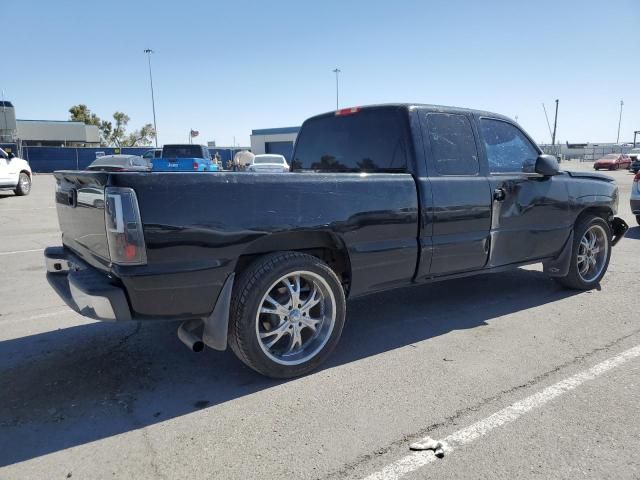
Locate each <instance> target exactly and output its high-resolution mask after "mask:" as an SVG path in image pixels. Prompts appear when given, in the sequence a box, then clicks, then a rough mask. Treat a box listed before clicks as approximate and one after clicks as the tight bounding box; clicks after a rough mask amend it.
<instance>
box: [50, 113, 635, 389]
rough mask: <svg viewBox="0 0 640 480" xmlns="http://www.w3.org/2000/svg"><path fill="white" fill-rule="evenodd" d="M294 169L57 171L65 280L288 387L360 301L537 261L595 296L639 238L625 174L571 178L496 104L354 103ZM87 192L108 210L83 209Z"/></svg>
mask: <svg viewBox="0 0 640 480" xmlns="http://www.w3.org/2000/svg"><path fill="white" fill-rule="evenodd" d="M292 159H293V160H292V162H291V165H292V172H293V173H290V174H287V175H282V174H268V173H265V174H261V175H247V174H242V173H233V172H222V173H219V174H216V175H204V174H197V173H191V174H189V173H184V174H180V175H176V174H174V173H164V172H163V173H157V174H153V175H140V174H137V173H127V172H113V173H112V172H86V171H85V172H78V171H63V172H56V173H55V174H54V177H55V181H56V196H55V202H56V208H57V213H58V221H59V223H60V229H61V231H62V245H61V246H59V247H50V248H47V249H46V250H45V252H44V255H45V259H46V265H47V271H48V273H47V279H48V280H49V283H50V284H51V286H52V287H53V288H54V289H55V290H56V292H57V293H58V294H59V295H60V297H61V298H62V299H63V300H64V301H65V302H66V303H67V304H68V305H69V306H70V307H71V308H72V309H74V310H75V311H77V312H79V313H81V314H82V315H85V316H87V317H90V318H94V319H99V320H118V321H129V320H143V321H146V322H158V321H160V320H162V319H165V320H180V321H182V324H181V326H180V327H179V329H178V336H179V338H180V339H181V340H182V342H183V343H185V344H186V345H187V346H188V347H189V348H190V349H191V350H193V351H201V350H202V349H203V348H204V346H205V345H207V346H209V347H211V348H214V349H216V350H224V349H226V348H227V346H228V345H229V346H230V347H231V348H232V349H233V351H234V353H235V354H236V355H237V356H238V357H239V358H240V359H241V360H242V361H243V362H244V363H245V364H246V365H248V366H249V367H251V368H253V369H254V370H256V371H258V372H260V373H262V374H264V375H268V376H272V377H277V378H286V377H294V376H298V375H302V374H305V373H307V372H310V371H311V370H313V369H314V368H316V367H317V366H318V365H319V364H320V363H321V362H322V361H323V360H325V359H326V358H327V356H328V355H329V354H330V353H331V351H332V350H333V349H334V348H335V346H336V344H337V343H338V340H339V339H340V335H341V332H342V328H343V326H344V322H345V313H346V309H347V303H346V299H347V298H355V297H359V296H362V295H366V294H371V293H376V292H379V291H382V290H389V289H392V288H396V287H404V286H409V285H417V284H424V283H428V282H434V281H440V280H446V279H450V278H459V277H461V276H467V275H475V274H482V273H489V272H500V271H503V270H505V269H510V268H517V267H520V266H522V265H528V264H536V263H538V264H539V263H542V265H543V270H544V272H545V273H546V274H548V275H549V276H551V277H554V278H555V279H556V280H557V281H558V282H560V283H561V284H562V285H565V286H567V287H569V288H575V289H579V290H589V289H592V288H596V287H597V286H598V285H599V282H600V280H601V279H602V277H603V276H604V275H605V272H606V271H607V266H608V264H609V259H610V256H611V251H612V249H613V246H614V245H615V244H616V243H617V242H618V240H620V238H621V237H622V236H623V235H624V233H625V231H626V229H627V228H628V226H627V225H626V223H625V222H624V221H623V220H621V219H620V218H617V217H616V213H617V209H618V197H619V193H618V187H617V186H616V184H615V181H614V180H613V179H612V178H610V177H609V176H607V175H601V174H598V173H596V172H572V171H568V172H563V171H561V170H560V169H559V166H558V162H557V161H556V159H555V158H554V157H552V156H550V155H544V154H543V153H542V151H541V150H540V149H539V148H538V146H537V145H536V144H535V143H534V142H533V141H532V140H531V138H530V137H529V135H527V134H526V133H525V132H524V131H523V130H522V129H521V127H520V126H519V125H517V124H516V123H514V122H513V121H512V120H511V119H509V118H507V117H505V116H502V115H497V114H494V113H490V112H481V111H475V110H466V109H461V108H453V107H441V106H433V105H411V104H399V105H384V106H372V107H365V108H347V109H344V110H338V111H337V112H330V113H326V114H323V115H319V116H316V117H313V118H311V119H309V120H307V121H305V122H304V124H303V125H302V127H301V129H300V133H299V135H298V138H297V140H296V144H295V147H294V152H293V155H292ZM86 188H90V189H97V190H102V191H103V192H104V193H103V197H104V204H105V205H104V208H99V207H95V208H82V209H79V208H74V207H73V200H74V196H75V195H76V193H77V192H80V191H81V190H84V189H86ZM91 193H92V194H93V193H94V190H92V192H91ZM207 205H224V206H225V208H208V207H206V206H207ZM87 239H91V241H87ZM452 288H456V287H455V285H454V286H452ZM605 288H606V287H605ZM387 298H391V297H387ZM452 308H455V306H452ZM392 320H393V319H390V321H392ZM365 334H366V333H365Z"/></svg>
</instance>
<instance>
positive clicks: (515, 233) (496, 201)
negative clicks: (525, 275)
mask: <svg viewBox="0 0 640 480" xmlns="http://www.w3.org/2000/svg"><path fill="white" fill-rule="evenodd" d="M478 124H479V132H480V136H481V137H482V140H483V144H484V153H485V155H486V159H487V163H488V167H489V184H490V187H491V192H492V197H493V201H492V215H491V255H490V257H489V264H488V266H489V267H497V266H501V265H508V264H512V263H519V262H526V261H530V260H537V259H542V258H546V257H550V256H554V255H556V254H557V253H558V252H559V251H560V250H561V249H562V247H563V245H564V243H565V242H566V241H567V239H568V237H569V233H570V230H571V223H570V217H569V194H568V188H567V183H566V181H567V179H566V176H564V175H557V176H552V177H543V176H542V175H540V174H537V173H535V172H534V167H535V162H536V159H537V158H538V155H539V150H538V148H537V147H536V146H535V145H534V144H533V142H532V141H531V140H530V139H529V138H528V137H527V135H526V134H525V133H524V132H522V130H520V129H519V128H518V127H517V126H516V125H514V124H511V123H509V122H507V121H504V120H501V119H493V118H486V117H481V118H479V120H478Z"/></svg>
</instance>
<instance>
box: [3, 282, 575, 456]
mask: <svg viewBox="0 0 640 480" xmlns="http://www.w3.org/2000/svg"><path fill="white" fill-rule="evenodd" d="M576 293H577V292H573V291H569V290H564V289H562V288H560V287H559V286H557V285H556V284H555V282H553V281H552V280H550V279H549V278H547V277H546V276H545V275H543V274H542V273H541V272H538V271H527V270H516V271H513V272H509V273H503V274H500V275H482V276H478V277H471V278H466V279H459V280H451V281H448V282H442V283H437V284H432V285H427V286H419V287H413V288H407V289H401V290H394V291H390V292H385V293H382V294H378V295H373V296H369V297H365V298H362V299H359V300H356V301H352V302H351V303H350V305H349V313H348V316H347V325H346V327H345V330H344V333H343V337H342V340H341V342H340V344H339V346H338V348H337V350H336V352H335V353H334V355H333V356H332V357H331V359H330V361H329V362H328V364H327V365H325V366H324V369H332V368H335V367H338V366H340V365H343V364H347V363H350V362H355V361H358V360H360V359H363V358H367V357H370V356H373V355H377V354H380V353H383V352H387V351H390V350H393V349H396V348H400V347H404V346H407V345H410V344H413V343H415V342H420V341H423V340H425V339H429V338H434V337H438V336H440V335H444V334H446V333H448V332H451V331H453V330H461V329H472V328H482V326H483V325H486V324H487V323H486V322H487V321H488V320H491V319H495V318H497V317H502V318H501V319H500V320H499V321H501V322H503V321H510V318H509V317H508V315H509V314H512V313H515V312H518V311H521V310H525V309H528V308H531V307H538V306H541V305H544V304H547V303H552V302H557V301H560V300H562V299H564V298H567V297H569V296H571V295H575V294H576ZM505 316H506V317H505ZM176 328H177V325H176V324H172V323H162V324H157V325H148V324H145V325H137V324H107V323H92V324H85V325H79V326H76V327H71V328H66V329H61V330H56V331H50V332H46V333H42V334H37V335H31V336H27V337H22V338H18V339H15V340H7V341H4V342H1V343H0V392H1V394H0V466H6V465H11V464H14V463H17V462H22V461H25V460H29V459H32V458H36V457H39V456H42V455H46V454H50V453H54V452H58V451H61V450H64V449H67V448H70V447H74V446H80V445H84V444H86V443H89V442H93V441H96V440H100V439H103V438H106V437H110V436H113V435H118V434H122V433H126V432H129V431H133V430H137V429H140V428H143V427H146V426H149V425H153V424H156V423H159V422H163V421H165V420H170V419H173V418H176V417H180V416H182V415H186V414H189V413H192V412H195V411H197V410H200V409H203V408H209V407H213V406H215V405H220V404H223V403H226V402H233V401H234V400H236V399H239V398H241V397H243V396H245V395H250V394H254V393H256V392H259V391H261V390H264V389H269V388H272V387H275V386H277V385H280V384H282V383H285V382H281V381H280V382H279V381H275V380H270V379H267V378H264V377H262V376H260V375H258V374H256V373H254V372H253V371H251V370H249V369H248V368H246V367H244V366H243V365H242V364H241V363H240V362H239V361H238V360H236V358H235V357H234V356H233V354H232V353H231V351H226V352H215V351H212V350H208V351H206V352H205V353H204V354H193V353H191V352H189V351H188V350H187V349H186V348H185V347H184V346H183V345H182V344H181V343H180V342H179V341H178V340H177V338H176ZM338 374H339V373H338ZM296 381H297V380H290V382H296Z"/></svg>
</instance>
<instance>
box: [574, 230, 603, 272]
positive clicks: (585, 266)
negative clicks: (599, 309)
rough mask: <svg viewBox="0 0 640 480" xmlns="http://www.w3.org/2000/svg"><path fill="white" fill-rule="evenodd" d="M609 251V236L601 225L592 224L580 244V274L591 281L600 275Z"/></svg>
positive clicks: (578, 260)
mask: <svg viewBox="0 0 640 480" xmlns="http://www.w3.org/2000/svg"><path fill="white" fill-rule="evenodd" d="M608 253H609V238H608V237H607V232H606V231H605V230H604V228H602V227H601V226H600V225H592V226H591V227H589V229H588V230H587V231H586V232H584V235H583V236H582V239H581V240H580V244H579V245H578V256H577V262H578V275H579V276H580V278H581V279H582V280H583V281H584V282H586V283H591V282H593V281H594V280H595V279H596V278H598V277H599V276H600V274H601V273H602V270H603V269H604V266H605V264H606V263H607V255H608Z"/></svg>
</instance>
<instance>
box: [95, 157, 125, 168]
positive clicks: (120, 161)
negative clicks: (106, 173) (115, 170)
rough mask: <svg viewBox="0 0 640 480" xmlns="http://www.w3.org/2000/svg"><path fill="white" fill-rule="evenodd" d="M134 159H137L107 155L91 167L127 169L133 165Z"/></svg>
mask: <svg viewBox="0 0 640 480" xmlns="http://www.w3.org/2000/svg"><path fill="white" fill-rule="evenodd" d="M134 158H136V157H134V156H129V155H127V156H122V157H116V156H111V155H105V156H104V157H100V158H99V159H97V160H94V161H93V163H92V164H91V166H92V167H100V166H104V165H114V166H121V167H126V166H129V165H132V164H133V162H132V159H134Z"/></svg>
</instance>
